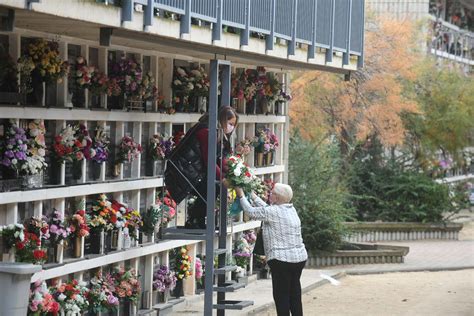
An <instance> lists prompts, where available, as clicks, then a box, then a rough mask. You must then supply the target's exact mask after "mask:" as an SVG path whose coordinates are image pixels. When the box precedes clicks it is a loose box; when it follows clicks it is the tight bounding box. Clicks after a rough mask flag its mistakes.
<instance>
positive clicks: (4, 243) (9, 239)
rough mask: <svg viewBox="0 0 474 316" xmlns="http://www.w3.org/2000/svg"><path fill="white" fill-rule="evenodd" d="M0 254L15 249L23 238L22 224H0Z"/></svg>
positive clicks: (23, 229)
mask: <svg viewBox="0 0 474 316" xmlns="http://www.w3.org/2000/svg"><path fill="white" fill-rule="evenodd" d="M0 237H1V238H0V242H1V244H0V249H2V250H1V251H0V256H1V255H2V254H3V253H8V252H9V251H10V250H13V249H16V245H17V243H19V242H23V241H24V240H25V228H24V226H23V224H18V223H17V224H10V225H8V226H2V225H0Z"/></svg>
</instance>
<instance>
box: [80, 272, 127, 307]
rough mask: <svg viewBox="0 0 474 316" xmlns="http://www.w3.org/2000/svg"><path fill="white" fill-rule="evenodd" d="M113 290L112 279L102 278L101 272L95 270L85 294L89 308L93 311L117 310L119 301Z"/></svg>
mask: <svg viewBox="0 0 474 316" xmlns="http://www.w3.org/2000/svg"><path fill="white" fill-rule="evenodd" d="M111 281H112V282H111ZM114 290H115V287H114V284H113V280H112V279H111V278H110V277H109V278H108V279H107V278H103V277H102V272H101V271H99V272H97V273H96V274H95V275H94V277H93V278H92V279H91V280H90V290H89V293H88V295H87V300H88V302H89V310H90V311H92V312H94V313H99V312H107V311H115V310H117V308H118V306H119V303H120V302H119V299H118V297H117V296H116V295H115V294H114V292H113V291H114Z"/></svg>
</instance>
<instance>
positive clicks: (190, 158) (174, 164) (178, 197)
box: [165, 123, 207, 203]
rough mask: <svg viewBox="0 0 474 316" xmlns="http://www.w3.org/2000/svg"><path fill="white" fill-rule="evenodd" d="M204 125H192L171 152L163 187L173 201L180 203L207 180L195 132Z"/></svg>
mask: <svg viewBox="0 0 474 316" xmlns="http://www.w3.org/2000/svg"><path fill="white" fill-rule="evenodd" d="M202 128H207V126H206V125H204V124H202V123H198V124H196V125H194V126H193V127H192V128H191V129H190V130H189V131H188V132H187V133H186V135H185V136H184V138H183V139H182V140H181V141H180V142H179V145H178V146H177V147H176V148H175V149H174V150H173V151H172V152H171V154H170V156H169V157H168V161H167V163H166V170H165V185H166V189H167V190H168V191H169V193H170V195H171V197H172V198H173V200H175V201H176V203H180V202H181V201H182V200H184V198H186V196H187V195H188V194H189V193H191V192H192V191H194V190H193V186H194V187H197V186H199V185H200V184H201V183H202V182H203V181H206V178H207V168H206V167H205V165H204V164H203V162H202V159H201V148H200V146H199V142H198V141H197V139H196V132H197V131H198V130H200V129H202Z"/></svg>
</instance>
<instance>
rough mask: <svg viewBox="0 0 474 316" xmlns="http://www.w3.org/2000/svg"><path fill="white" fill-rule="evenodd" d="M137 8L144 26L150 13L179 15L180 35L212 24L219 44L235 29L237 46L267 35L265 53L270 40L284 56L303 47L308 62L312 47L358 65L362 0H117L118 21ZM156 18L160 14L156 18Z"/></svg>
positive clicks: (150, 19)
mask: <svg viewBox="0 0 474 316" xmlns="http://www.w3.org/2000/svg"><path fill="white" fill-rule="evenodd" d="M136 4H140V5H142V6H144V7H145V8H144V25H145V26H147V25H151V24H152V23H153V17H154V12H155V9H158V10H160V11H167V12H170V13H175V14H178V15H181V17H180V21H181V34H187V33H189V32H190V29H191V18H196V19H200V20H203V21H207V22H209V23H213V32H212V34H213V35H212V36H213V40H220V39H221V35H222V27H224V26H229V27H233V28H236V29H237V30H240V36H241V43H242V44H243V45H247V44H248V38H249V36H251V34H252V32H255V33H260V34H261V35H260V36H266V38H267V41H266V43H267V49H268V50H272V49H273V43H274V42H275V38H280V39H284V40H286V41H288V55H293V54H294V53H295V47H296V45H297V44H306V45H308V58H314V54H315V51H316V48H323V49H326V61H332V56H333V52H335V51H336V52H341V53H343V64H348V63H349V56H350V55H355V56H358V65H359V67H362V65H363V55H364V13H365V9H364V4H365V0H122V1H121V5H122V21H131V19H132V16H133V14H132V13H133V9H134V6H135V5H136ZM160 15H161V14H160Z"/></svg>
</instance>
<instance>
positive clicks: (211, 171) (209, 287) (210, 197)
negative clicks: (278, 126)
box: [204, 59, 219, 315]
mask: <svg viewBox="0 0 474 316" xmlns="http://www.w3.org/2000/svg"><path fill="white" fill-rule="evenodd" d="M209 77H210V83H209V85H210V89H209V136H208V144H209V146H208V151H207V221H206V274H205V284H206V287H205V289H204V315H212V294H213V284H214V282H213V278H214V231H215V227H214V225H215V223H214V209H215V204H216V185H215V183H216V154H217V151H216V143H217V103H218V89H219V61H218V60H216V59H213V60H211V62H210V70H209Z"/></svg>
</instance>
